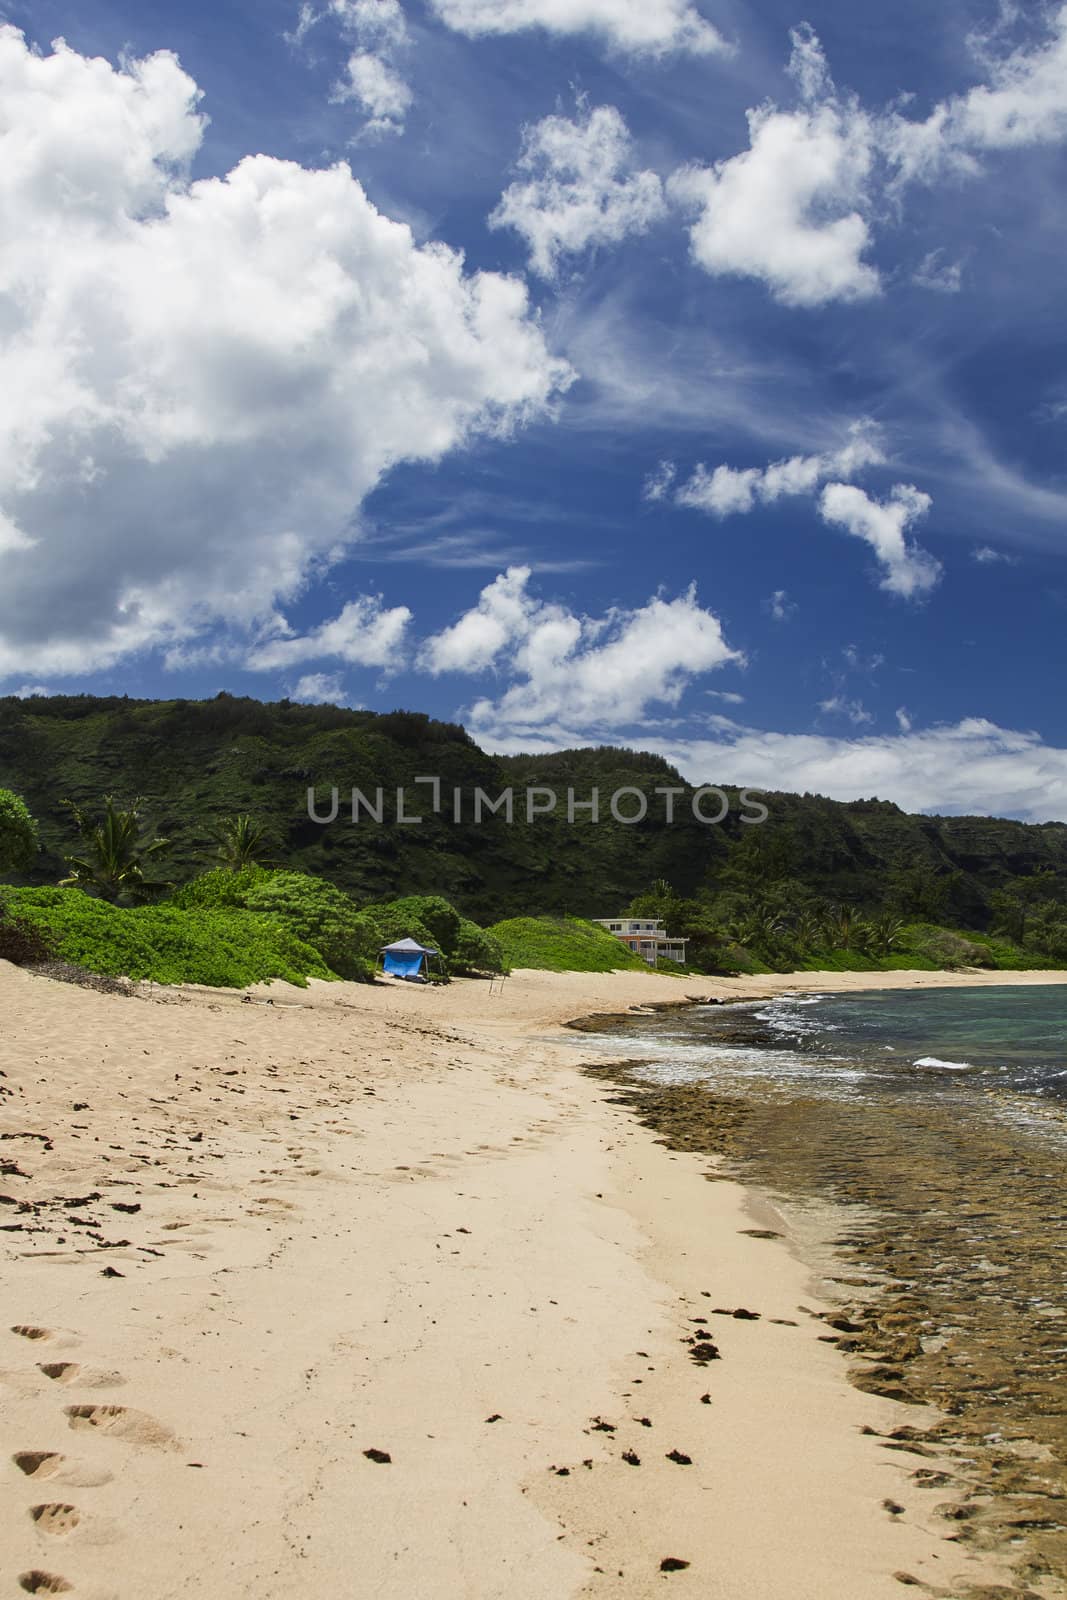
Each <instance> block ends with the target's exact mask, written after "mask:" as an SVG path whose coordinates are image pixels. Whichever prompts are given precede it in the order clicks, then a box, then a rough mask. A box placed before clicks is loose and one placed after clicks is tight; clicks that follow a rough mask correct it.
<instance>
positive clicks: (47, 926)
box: [5, 889, 332, 989]
mask: <svg viewBox="0 0 1067 1600" xmlns="http://www.w3.org/2000/svg"><path fill="white" fill-rule="evenodd" d="M5 898H6V899H7V901H8V904H9V909H10V911H11V912H12V913H13V914H14V916H15V917H16V918H17V919H18V920H19V921H20V922H21V923H23V924H26V925H29V926H31V927H33V928H36V929H37V930H39V931H40V932H41V933H42V934H44V935H45V936H46V937H47V938H48V939H49V943H50V945H51V948H52V949H53V950H54V952H55V954H56V955H57V956H59V957H60V958H61V959H62V960H64V961H68V962H70V963H72V964H73V965H76V966H80V967H84V968H86V969H87V970H88V971H90V972H100V973H105V974H109V975H111V976H114V977H127V978H147V979H151V980H153V981H154V982H156V983H203V984H211V985H213V986H216V987H222V988H236V989H243V988H245V987H247V985H249V984H252V983H263V982H268V981H270V980H271V979H274V978H282V979H284V980H285V981H286V982H287V983H294V984H299V985H301V986H305V985H306V983H307V980H308V978H309V977H314V978H329V977H331V976H332V974H331V972H330V970H329V968H328V967H327V965H326V963H325V962H324V961H323V959H322V957H321V955H320V954H319V952H318V951H317V950H315V949H313V948H312V947H311V946H310V945H309V944H305V943H303V942H302V941H301V940H300V939H298V938H296V937H295V935H294V934H292V933H291V932H290V931H289V930H288V929H287V928H285V927H283V926H282V924H281V923H280V922H278V921H276V920H275V919H274V918H273V917H263V916H258V915H256V914H255V913H254V912H250V911H240V910H235V909H227V910H198V911H182V910H180V909H179V908H178V907H176V906H172V905H156V906H115V905H111V904H109V903H108V902H107V901H105V900H102V899H96V898H93V897H92V896H90V895H87V894H84V893H82V891H81V890H79V889H12V890H9V891H7V892H6V896H5Z"/></svg>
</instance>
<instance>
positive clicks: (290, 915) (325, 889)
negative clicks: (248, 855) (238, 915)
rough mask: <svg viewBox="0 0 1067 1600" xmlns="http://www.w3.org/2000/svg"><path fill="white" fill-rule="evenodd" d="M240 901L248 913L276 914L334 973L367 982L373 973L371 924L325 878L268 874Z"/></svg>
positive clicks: (374, 947) (375, 942)
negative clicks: (317, 953) (315, 951)
mask: <svg viewBox="0 0 1067 1600" xmlns="http://www.w3.org/2000/svg"><path fill="white" fill-rule="evenodd" d="M208 876H213V875H212V874H209V875H208ZM230 876H232V877H240V876H242V874H240V873H233V874H230ZM244 903H245V905H246V906H247V908H248V910H249V911H254V912H258V913H259V914H260V915H261V916H269V917H272V918H274V919H275V920H276V921H278V922H280V923H281V924H282V925H283V926H284V927H286V928H288V929H289V931H290V933H293V934H295V935H296V937H297V938H298V939H300V940H302V941H303V942H304V943H305V944H309V945H311V946H313V948H314V949H316V950H317V951H318V952H319V954H320V955H321V956H322V958H323V960H324V961H325V962H326V964H327V966H329V967H330V968H331V969H332V971H334V972H336V973H337V975H338V977H341V978H355V979H358V980H367V979H369V978H370V977H371V976H372V973H373V959H374V955H375V953H376V951H377V946H378V939H377V931H376V929H375V926H374V923H373V922H372V921H371V920H370V919H369V918H368V917H366V916H363V915H361V914H360V912H359V911H358V910H357V909H356V904H355V901H354V900H351V899H349V897H348V895H346V894H345V893H344V891H343V890H342V889H335V888H334V886H333V884H332V883H327V882H326V880H325V878H311V877H308V876H307V875H306V874H305V873H302V872H272V873H266V874H264V875H263V877H262V878H261V880H260V881H258V882H256V883H254V884H253V885H252V887H251V888H250V889H249V890H248V891H247V893H246V894H245V897H244Z"/></svg>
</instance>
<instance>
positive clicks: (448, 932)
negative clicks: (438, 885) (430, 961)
mask: <svg viewBox="0 0 1067 1600" xmlns="http://www.w3.org/2000/svg"><path fill="white" fill-rule="evenodd" d="M368 910H369V911H373V912H374V915H375V918H376V920H379V921H380V920H381V919H385V920H387V921H388V923H389V926H390V928H403V929H404V930H405V932H403V933H397V934H394V935H393V937H394V938H397V939H405V938H410V939H417V940H418V941H419V943H420V944H428V945H430V946H432V947H433V949H434V950H440V952H441V954H442V955H443V956H444V957H445V959H446V960H448V959H449V958H450V957H451V956H452V954H453V952H454V951H455V949H456V947H457V945H458V943H459V937H460V928H461V926H462V923H463V920H464V919H463V918H462V917H461V916H460V914H459V912H458V911H457V910H456V909H455V907H454V906H451V905H449V903H448V901H447V900H444V899H442V897H441V896H440V895H439V894H409V895H404V896H403V897H402V898H401V899H399V900H385V901H383V902H382V903H381V904H380V905H377V906H374V907H368ZM416 925H417V926H418V927H419V928H421V929H422V934H418V933H414V932H408V931H406V930H409V929H413V928H414V927H415V926H416ZM424 935H425V937H424ZM390 942H391V941H390V940H386V939H383V940H382V943H383V944H387V943H390Z"/></svg>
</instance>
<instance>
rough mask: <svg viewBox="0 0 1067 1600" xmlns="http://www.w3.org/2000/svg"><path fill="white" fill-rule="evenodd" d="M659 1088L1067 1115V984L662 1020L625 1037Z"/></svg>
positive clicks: (805, 996) (766, 1005)
mask: <svg viewBox="0 0 1067 1600" xmlns="http://www.w3.org/2000/svg"><path fill="white" fill-rule="evenodd" d="M626 1038H627V1043H628V1046H629V1047H630V1048H632V1049H633V1050H634V1052H635V1053H638V1054H641V1055H643V1056H646V1057H647V1058H648V1061H649V1064H648V1067H647V1069H646V1073H647V1076H648V1077H649V1078H651V1079H652V1080H654V1081H656V1082H660V1083H670V1082H676V1083H692V1082H695V1081H700V1080H702V1079H707V1078H708V1077H709V1076H710V1077H712V1078H713V1079H714V1080H715V1081H716V1082H717V1083H718V1084H719V1085H720V1086H721V1087H723V1088H726V1087H728V1085H729V1084H730V1083H731V1082H734V1083H735V1084H737V1085H738V1086H740V1085H741V1084H742V1083H743V1082H745V1081H747V1086H748V1087H749V1088H753V1087H755V1083H754V1082H753V1080H761V1081H762V1082H763V1083H764V1084H765V1085H767V1086H768V1087H771V1088H773V1087H775V1086H777V1087H778V1088H780V1089H783V1090H792V1091H794V1092H796V1091H797V1090H800V1089H803V1091H804V1092H805V1093H807V1094H815V1095H819V1094H824V1095H827V1096H832V1097H834V1098H838V1097H841V1096H852V1097H855V1096H868V1095H876V1096H883V1095H885V1094H891V1095H893V1096H904V1095H906V1096H915V1095H918V1096H924V1097H925V1096H936V1097H938V1098H939V1099H945V1098H946V1097H951V1098H953V1099H961V1098H963V1099H967V1098H972V1099H973V1097H975V1096H981V1095H988V1094H990V1093H992V1094H994V1095H996V1096H997V1097H998V1100H1000V1101H1002V1102H1003V1104H1004V1107H1005V1108H1007V1106H1008V1105H1009V1104H1010V1103H1012V1102H1014V1103H1015V1105H1016V1108H1017V1109H1018V1110H1019V1111H1020V1112H1024V1111H1025V1107H1026V1105H1027V1103H1028V1102H1029V1103H1031V1104H1032V1105H1033V1106H1034V1108H1035V1109H1036V1107H1037V1105H1038V1103H1040V1102H1046V1103H1050V1109H1051V1107H1052V1106H1056V1107H1059V1106H1063V1107H1064V1108H1067V984H1065V985H1055V984H1049V985H1033V986H1027V987H1018V988H1014V987H1003V988H1000V987H995V988H983V989H925V990H916V991H908V990H900V989H898V990H890V989H884V990H878V989H874V990H865V991H863V992H860V993H856V994H848V995H840V994H831V995H820V994H818V993H804V992H803V991H800V990H798V991H797V992H796V993H795V994H790V995H785V996H782V997H781V998H779V999H776V1000H773V1001H762V1002H753V1003H745V1004H743V1005H736V1006H698V1007H694V1008H693V1009H692V1010H688V1011H683V1012H668V1013H662V1014H661V1015H660V1016H659V1017H657V1018H656V1019H654V1020H653V1019H650V1020H649V1024H648V1026H647V1027H646V1026H645V1023H644V1019H642V1021H641V1022H640V1023H638V1024H637V1025H636V1026H634V1025H631V1026H630V1027H628V1028H627V1030H626Z"/></svg>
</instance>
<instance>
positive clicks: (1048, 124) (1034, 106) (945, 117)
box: [884, 5, 1067, 180]
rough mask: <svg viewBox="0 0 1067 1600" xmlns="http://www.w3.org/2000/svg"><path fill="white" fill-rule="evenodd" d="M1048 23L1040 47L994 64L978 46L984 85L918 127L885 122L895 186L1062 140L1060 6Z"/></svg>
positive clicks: (1065, 131) (1063, 30) (1066, 80)
mask: <svg viewBox="0 0 1067 1600" xmlns="http://www.w3.org/2000/svg"><path fill="white" fill-rule="evenodd" d="M1048 23H1049V26H1048V31H1047V34H1046V36H1045V37H1044V38H1043V39H1042V40H1041V41H1040V43H1038V44H1037V45H1034V46H1031V47H1029V48H1027V47H1025V46H1024V47H1020V48H1019V49H1017V50H1014V51H1012V52H1011V53H1010V54H1009V55H1007V56H1003V57H1001V58H999V59H998V58H996V57H993V56H991V54H990V52H989V50H988V48H987V47H986V45H987V42H983V41H979V43H980V45H981V49H980V55H981V58H982V65H983V67H984V68H985V71H986V75H987V78H988V81H987V82H985V83H979V84H976V85H975V86H974V88H972V89H969V90H968V91H967V93H966V94H961V95H956V96H953V97H952V98H951V99H948V100H944V101H942V102H941V103H940V104H939V105H937V106H935V107H934V109H933V111H932V112H931V113H930V115H929V116H928V117H927V118H926V119H925V120H924V121H922V122H914V121H910V120H908V119H907V118H905V117H902V116H900V115H899V114H894V115H893V116H892V117H891V118H889V119H888V121H887V123H886V127H885V134H884V137H885V143H886V148H887V150H888V153H889V154H890V156H891V157H892V159H893V160H894V161H895V163H896V165H897V167H898V170H899V175H900V177H901V179H904V180H906V179H908V178H925V179H933V178H936V177H938V176H940V175H941V174H942V173H943V172H944V171H945V170H946V169H949V170H951V169H953V168H955V169H957V170H962V171H965V172H966V171H970V172H975V171H977V170H978V164H977V161H976V153H977V154H978V155H980V154H981V153H982V152H984V151H989V150H1010V149H1019V148H1022V147H1024V146H1028V145H1038V144H1052V143H1057V142H1059V141H1060V140H1062V139H1065V138H1067V5H1061V6H1060V7H1059V8H1058V10H1057V11H1056V12H1055V13H1054V14H1051V15H1049V18H1048Z"/></svg>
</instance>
